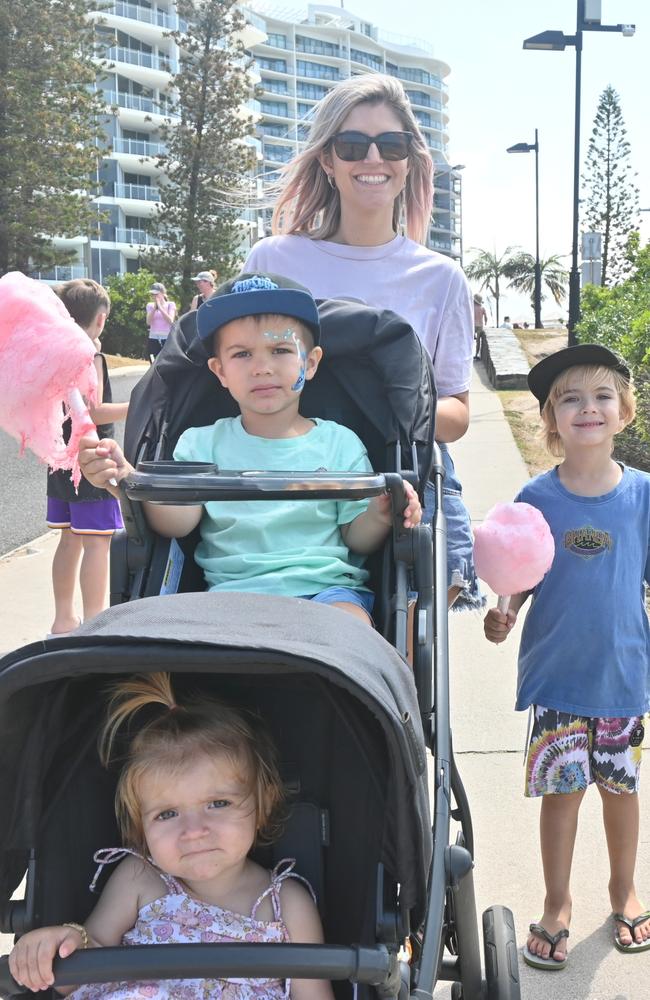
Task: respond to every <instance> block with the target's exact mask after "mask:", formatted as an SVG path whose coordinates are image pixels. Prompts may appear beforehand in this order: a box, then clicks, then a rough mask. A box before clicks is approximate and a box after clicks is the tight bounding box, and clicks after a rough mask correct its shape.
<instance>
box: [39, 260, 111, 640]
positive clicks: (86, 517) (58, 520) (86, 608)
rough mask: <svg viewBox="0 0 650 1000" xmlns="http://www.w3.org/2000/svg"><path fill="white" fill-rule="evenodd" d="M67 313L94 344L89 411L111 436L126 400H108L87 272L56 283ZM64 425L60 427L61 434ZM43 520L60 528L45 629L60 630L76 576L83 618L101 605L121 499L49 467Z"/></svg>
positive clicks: (98, 298) (70, 614)
mask: <svg viewBox="0 0 650 1000" xmlns="http://www.w3.org/2000/svg"><path fill="white" fill-rule="evenodd" d="M56 291H57V294H58V296H59V298H60V299H61V301H62V302H63V304H64V306H65V307H66V309H67V311H68V312H69V313H70V315H71V317H72V318H73V320H74V321H75V323H77V325H78V326H80V327H81V329H82V330H84V331H85V333H86V334H87V336H88V337H89V338H90V340H91V342H92V344H93V346H94V348H95V352H96V353H95V357H94V361H93V363H94V366H95V370H96V373H97V395H96V399H95V402H94V404H92V405H91V406H90V417H91V419H92V421H93V423H94V424H95V425H96V427H97V435H98V437H99V438H100V440H101V439H103V438H107V437H112V435H113V423H114V421H116V420H125V419H126V414H127V410H128V406H129V404H128V403H114V402H113V401H112V393H111V383H110V379H109V376H108V368H107V366H106V358H105V357H104V355H103V354H102V353H101V349H100V348H101V345H100V339H101V336H102V332H103V330H104V324H105V322H106V319H107V317H108V314H109V311H110V307H111V305H110V299H109V297H108V293H107V292H106V290H105V289H104V288H102V286H101V285H98V284H97V282H96V281H92V280H91V279H90V278H76V279H74V280H72V281H68V282H66V283H65V284H64V285H61V286H60V287H59V288H58V289H56ZM65 437H69V427H67V425H66V426H65V427H64V439H65ZM47 526H48V528H56V529H59V531H60V536H59V543H58V545H57V548H56V552H55V553H54V559H53V561H52V589H53V592H54V621H53V623H52V627H51V631H50V635H51V636H59V635H65V634H66V633H68V632H70V631H72V630H74V629H75V628H76V627H77V626H78V625H79V618H78V617H77V616H76V613H75V607H74V593H75V586H76V582H77V578H79V585H80V590H81V600H82V604H83V614H84V618H93V617H94V616H95V615H98V614H99V613H100V611H103V610H104V608H105V607H106V593H107V589H108V564H109V549H110V544H111V538H112V536H113V534H114V533H115V531H117V530H118V529H119V528H121V527H123V523H122V515H121V513H120V505H119V503H118V501H117V500H116V499H115V497H112V496H111V495H110V494H109V493H107V492H106V490H102V489H97V488H96V487H94V486H91V484H90V483H89V482H88V481H87V480H86V479H81V481H80V482H79V485H78V487H77V488H76V489H75V487H74V485H73V483H72V481H71V479H70V474H69V472H67V471H66V470H63V469H59V470H53V469H50V470H49V474H48V477H47Z"/></svg>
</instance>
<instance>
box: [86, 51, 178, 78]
mask: <svg viewBox="0 0 650 1000" xmlns="http://www.w3.org/2000/svg"><path fill="white" fill-rule="evenodd" d="M104 58H106V59H110V60H112V61H113V62H121V63H130V64H131V65H132V66H141V67H143V68H144V69H156V70H159V71H160V72H161V73H177V72H178V63H177V61H176V60H175V59H172V58H170V57H169V56H166V55H165V56H159V55H156V54H155V53H154V52H140V50H139V49H127V48H124V46H122V45H114V46H112V47H111V48H110V49H107V50H106V53H105V56H104Z"/></svg>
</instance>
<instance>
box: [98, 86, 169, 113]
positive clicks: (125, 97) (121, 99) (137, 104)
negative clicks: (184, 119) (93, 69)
mask: <svg viewBox="0 0 650 1000" xmlns="http://www.w3.org/2000/svg"><path fill="white" fill-rule="evenodd" d="M103 97H104V100H105V101H106V103H107V104H117V106H118V107H120V108H131V109H132V110H133V111H145V112H147V113H148V114H154V115H169V116H170V117H172V118H173V117H175V115H176V112H175V110H174V107H173V105H172V104H170V102H169V101H167V100H166V99H165V98H164V97H162V98H160V99H156V98H154V97H145V96H143V95H142V94H126V93H124V92H123V91H118V92H116V91H114V90H105V91H103Z"/></svg>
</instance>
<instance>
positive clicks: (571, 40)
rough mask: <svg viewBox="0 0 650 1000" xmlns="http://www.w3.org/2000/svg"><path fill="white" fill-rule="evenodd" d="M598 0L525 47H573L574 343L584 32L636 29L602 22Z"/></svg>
mask: <svg viewBox="0 0 650 1000" xmlns="http://www.w3.org/2000/svg"><path fill="white" fill-rule="evenodd" d="M600 8H601V4H600V0H577V9H576V33H575V35H565V34H564V32H562V31H542V32H541V34H539V35H533V36H532V38H526V39H525V41H524V48H525V49H542V50H551V51H554V52H563V51H564V49H565V48H566V46H567V45H573V46H574V48H575V50H576V94H575V126H574V140H573V240H572V246H571V272H570V274H569V323H568V327H569V344H570V345H573V344H575V342H576V334H575V328H576V326H577V325H578V323H579V322H580V271H579V270H578V228H579V195H580V84H581V72H582V33H583V31H619V32H620V33H621V34H622V35H623V36H624V37H625V38H631V36H632V35H633V34H634V32H635V26H634V25H633V24H601V23H600V17H601V12H600Z"/></svg>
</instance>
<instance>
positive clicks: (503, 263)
mask: <svg viewBox="0 0 650 1000" xmlns="http://www.w3.org/2000/svg"><path fill="white" fill-rule="evenodd" d="M518 249H519V248H518V247H506V249H505V250H504V251H503V253H502V254H501V256H500V257H499V256H497V252H496V250H495V251H494V252H493V253H490V252H489V250H478V249H476V247H472V248H471V249H470V253H474V254H476V257H475V258H474V260H472V261H470V263H469V264H466V265H465V274H466V275H467V277H468V278H469V279H470V281H478V283H479V288H482V289H483V288H485V289H487V291H488V292H489V293H490V295H491V296H492V298H493V299H494V301H495V304H496V314H497V326H498V325H499V297H500V294H501V293H500V291H499V282H500V279H501V278H510V277H511V276H512V272H511V265H512V260H513V257H512V254H513V253H514V252H515V251H516V250H518Z"/></svg>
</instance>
